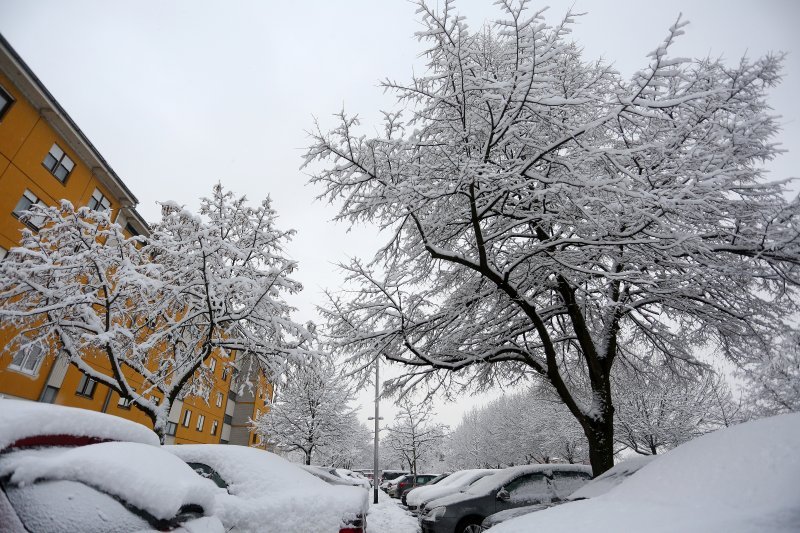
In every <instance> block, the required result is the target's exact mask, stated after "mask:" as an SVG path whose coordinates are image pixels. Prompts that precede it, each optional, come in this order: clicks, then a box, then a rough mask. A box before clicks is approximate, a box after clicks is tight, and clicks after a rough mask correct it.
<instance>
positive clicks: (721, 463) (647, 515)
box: [492, 413, 800, 533]
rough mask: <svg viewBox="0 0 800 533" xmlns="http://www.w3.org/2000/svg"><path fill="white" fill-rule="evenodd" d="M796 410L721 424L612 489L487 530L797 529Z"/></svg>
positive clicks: (799, 437)
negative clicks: (763, 417)
mask: <svg viewBox="0 0 800 533" xmlns="http://www.w3.org/2000/svg"><path fill="white" fill-rule="evenodd" d="M798 449H800V413H794V414H786V415H780V416H776V417H771V418H765V419H761V420H755V421H752V422H746V423H744V424H740V425H737V426H733V427H729V428H725V429H721V430H718V431H715V432H713V433H709V434H707V435H703V436H702V437H698V438H696V439H694V440H691V441H689V442H687V443H685V444H682V445H681V446H678V447H677V448H675V449H674V450H671V451H669V452H667V453H666V454H664V455H662V456H660V457H657V458H656V459H654V460H653V461H651V462H650V463H649V464H647V465H645V466H644V467H643V468H641V470H639V471H638V472H637V473H636V475H633V476H630V477H629V478H628V479H626V480H625V481H623V482H622V483H621V484H619V485H618V486H617V487H615V488H613V489H611V490H610V491H609V492H607V493H605V494H601V495H600V496H597V497H595V498H591V499H587V500H581V501H576V502H570V503H566V504H564V505H560V506H558V507H553V508H551V509H546V510H544V511H540V512H537V513H533V514H529V515H526V516H522V517H519V518H516V519H513V520H509V521H508V522H504V523H502V524H500V525H498V526H497V527H496V528H492V533H522V532H528V531H548V532H550V533H558V532H582V531H587V532H589V531H591V532H592V533H605V532H612V531H648V532H652V533H662V532H663V533H666V532H671V531H682V532H697V533H700V532H705V531H725V532H726V533H738V532H751V531H771V532H776V531H779V532H782V531H786V532H789V531H792V532H794V531H797V524H798V523H800V496H798V491H797V487H798V480H800V454H798V453H797V450H798Z"/></svg>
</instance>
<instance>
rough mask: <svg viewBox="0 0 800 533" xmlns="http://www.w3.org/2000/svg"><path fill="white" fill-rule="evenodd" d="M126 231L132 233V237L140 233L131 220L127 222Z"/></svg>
mask: <svg viewBox="0 0 800 533" xmlns="http://www.w3.org/2000/svg"><path fill="white" fill-rule="evenodd" d="M125 231H127V232H128V235H130V236H131V237H136V236H137V235H139V232H138V231H136V228H134V227H133V226H131V223H130V222H128V223H127V224H125Z"/></svg>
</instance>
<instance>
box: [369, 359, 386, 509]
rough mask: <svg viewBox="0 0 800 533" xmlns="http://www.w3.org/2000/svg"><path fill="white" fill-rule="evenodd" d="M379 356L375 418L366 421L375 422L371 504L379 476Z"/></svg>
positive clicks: (376, 489) (375, 494)
mask: <svg viewBox="0 0 800 533" xmlns="http://www.w3.org/2000/svg"><path fill="white" fill-rule="evenodd" d="M379 360H380V356H378V357H376V358H375V416H371V417H369V419H368V420H375V456H374V458H373V463H372V490H373V498H374V500H373V503H378V483H379V482H380V479H381V475H380V471H379V470H378V431H379V428H378V424H379V422H380V421H381V420H383V418H381V417H380V416H379V411H378V407H379V405H380V402H379V399H380V385H379V383H380V381H379V380H378V361H379Z"/></svg>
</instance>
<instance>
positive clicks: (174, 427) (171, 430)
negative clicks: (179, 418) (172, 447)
mask: <svg viewBox="0 0 800 533" xmlns="http://www.w3.org/2000/svg"><path fill="white" fill-rule="evenodd" d="M176 431H178V424H176V423H175V422H167V435H169V436H170V437H174V436H175V432H176Z"/></svg>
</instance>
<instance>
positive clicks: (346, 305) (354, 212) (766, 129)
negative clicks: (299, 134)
mask: <svg viewBox="0 0 800 533" xmlns="http://www.w3.org/2000/svg"><path fill="white" fill-rule="evenodd" d="M499 5H500V8H501V9H502V11H503V18H502V19H501V20H498V21H496V22H494V23H492V24H489V25H487V26H485V27H483V28H481V29H479V30H478V31H474V32H473V31H471V29H470V28H469V26H468V25H467V23H466V21H465V20H464V19H463V18H462V17H459V16H458V14H457V13H456V10H455V8H454V5H453V2H451V1H446V2H445V3H444V6H443V8H442V9H441V10H439V11H437V10H436V9H434V8H432V7H430V6H429V5H428V4H426V3H425V2H422V1H421V2H419V13H420V15H421V19H422V24H423V29H422V30H421V31H420V32H419V33H418V37H419V39H420V41H421V42H423V43H424V45H425V49H424V54H425V57H426V58H427V61H428V63H427V70H426V71H425V72H424V73H422V74H419V75H415V76H414V77H413V78H412V79H411V81H410V82H408V83H402V82H397V81H393V80H386V81H385V82H384V83H383V84H382V85H383V87H384V88H385V89H386V90H388V91H391V92H393V93H394V94H396V96H397V101H398V106H399V111H397V112H391V113H386V115H385V117H386V118H385V121H384V128H383V131H382V132H381V133H380V134H377V135H374V136H366V135H364V134H362V133H361V132H360V131H359V120H358V117H351V116H348V115H347V114H346V113H344V112H342V113H341V114H340V115H339V119H340V120H339V125H338V126H337V127H335V128H334V129H332V130H331V131H327V132H324V131H321V130H317V131H316V132H314V133H312V137H313V138H312V141H311V144H310V146H309V148H308V151H307V153H306V166H307V168H309V169H311V172H312V177H311V182H312V183H313V184H315V185H317V186H319V187H321V188H322V191H323V192H322V195H321V196H322V197H324V198H327V199H328V200H329V201H330V202H333V203H336V204H338V205H339V208H340V211H339V219H341V220H347V221H350V222H351V223H361V222H374V223H376V224H378V225H380V226H381V227H382V228H384V229H385V230H386V231H388V232H389V233H390V235H391V236H390V238H389V240H388V242H387V243H386V244H385V246H384V247H382V248H381V249H379V250H377V252H376V255H375V257H374V258H373V260H372V261H370V262H363V261H358V260H354V261H353V262H351V263H350V264H347V265H344V268H345V270H346V272H347V274H348V276H349V283H350V285H349V292H345V293H343V294H336V295H332V296H331V301H330V302H329V304H328V305H327V306H326V316H327V319H328V323H329V333H330V335H331V337H332V339H333V340H334V342H335V343H336V344H337V345H338V346H339V347H340V348H341V349H342V350H344V351H345V352H347V353H348V354H349V356H350V358H351V362H353V363H354V364H356V365H361V366H363V367H366V365H368V364H369V361H371V360H372V359H373V358H374V357H375V354H382V356H384V357H386V358H387V359H389V360H391V361H395V362H399V363H402V364H403V365H406V368H407V370H408V371H407V372H406V373H405V374H404V375H403V376H402V377H399V378H397V379H395V380H394V381H393V382H392V385H393V386H394V387H395V388H396V389H407V388H411V387H415V386H420V385H421V386H427V387H429V391H431V392H435V391H436V390H443V389H448V388H452V387H454V386H456V387H457V386H461V385H464V384H466V385H467V386H473V387H485V386H489V385H491V384H495V383H502V384H508V383H516V382H518V381H520V380H525V379H527V378H529V377H531V376H538V377H540V378H542V379H543V380H545V381H546V382H547V383H549V384H550V386H552V389H553V391H554V392H555V393H556V394H557V395H558V397H559V398H560V399H561V401H562V402H563V403H564V404H565V405H566V406H567V408H568V409H569V411H570V412H571V414H572V415H573V416H574V417H575V418H576V420H577V421H578V423H579V424H580V426H581V427H582V429H583V431H584V433H585V434H586V436H587V439H588V441H589V446H590V457H591V462H592V465H593V469H594V472H595V474H599V473H601V472H603V471H605V470H606V469H608V468H609V467H610V466H611V465H612V464H613V443H614V434H613V431H614V429H613V428H614V405H613V395H612V389H613V384H612V380H611V373H612V369H613V367H614V364H615V361H617V360H619V359H620V358H622V359H626V360H628V361H631V362H633V363H635V362H644V363H647V364H653V365H660V366H663V367H665V368H671V369H677V368H678V367H691V366H697V367H701V366H703V364H704V363H703V362H702V361H701V360H700V359H699V358H698V357H697V354H698V351H700V350H705V351H709V352H719V353H722V354H724V355H725V356H726V357H728V358H729V359H731V360H733V361H736V362H737V363H741V362H743V361H745V360H751V359H753V358H754V357H756V358H757V357H760V356H761V355H762V354H765V353H768V352H770V350H771V349H772V348H773V346H772V339H773V338H774V337H775V336H776V335H777V332H780V331H782V330H784V329H785V328H786V327H788V326H787V324H786V319H787V317H788V316H789V314H790V313H791V312H793V311H795V310H796V305H795V302H794V300H793V297H794V296H795V293H796V286H797V281H798V274H799V273H800V271H798V263H799V262H800V254H799V253H798V252H800V248H798V245H799V244H800V239H798V237H799V234H798V228H799V227H800V226H799V225H798V223H799V222H800V220H798V203H797V201H791V202H788V201H787V200H786V199H785V197H784V194H785V192H786V189H785V183H783V182H770V181H767V180H766V176H765V174H764V171H763V169H762V164H763V163H764V162H765V161H767V160H770V159H771V158H773V157H775V155H776V154H777V153H778V148H777V147H776V145H775V143H774V142H773V137H774V135H775V133H776V132H777V131H778V121H777V119H776V117H774V116H773V115H771V114H770V109H769V105H768V102H767V91H768V89H769V88H770V87H773V86H774V85H775V84H777V83H778V82H779V80H780V65H781V59H782V57H781V56H780V55H769V56H765V57H761V58H757V59H748V58H742V59H741V60H740V61H739V62H738V63H736V64H734V65H728V64H726V63H725V62H724V61H722V60H720V59H712V58H700V59H685V58H677V57H671V56H670V54H669V50H670V47H671V46H672V44H673V43H674V42H675V40H676V39H678V38H679V37H680V35H681V34H682V33H683V28H684V26H685V22H684V21H682V20H680V19H678V21H677V22H676V23H675V24H673V25H672V26H671V27H670V28H669V30H668V31H667V36H666V38H665V39H664V41H663V42H662V43H660V44H658V45H657V47H656V48H655V50H653V51H652V52H651V53H650V54H649V56H648V57H649V62H648V63H647V64H646V65H644V67H643V68H642V69H641V70H640V71H638V72H636V73H635V74H634V75H633V76H632V77H631V78H630V79H626V78H624V77H623V76H622V75H621V74H620V73H619V72H617V71H615V70H614V68H613V67H612V66H611V65H609V64H606V63H604V62H602V61H596V60H591V59H588V58H586V57H585V54H584V51H583V50H582V49H581V47H580V46H579V45H578V44H577V43H575V42H573V41H571V40H570V39H569V33H570V26H571V25H572V24H573V22H574V15H572V14H567V16H566V17H565V18H564V19H563V20H562V21H561V22H560V23H558V24H556V25H550V24H548V23H547V22H546V21H545V20H544V18H543V15H542V12H531V11H530V10H529V9H528V7H527V3H526V2H519V3H514V2H510V1H503V2H499ZM684 371H685V368H684Z"/></svg>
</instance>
